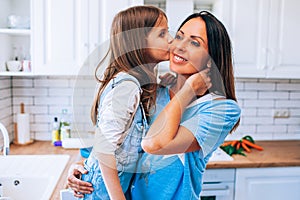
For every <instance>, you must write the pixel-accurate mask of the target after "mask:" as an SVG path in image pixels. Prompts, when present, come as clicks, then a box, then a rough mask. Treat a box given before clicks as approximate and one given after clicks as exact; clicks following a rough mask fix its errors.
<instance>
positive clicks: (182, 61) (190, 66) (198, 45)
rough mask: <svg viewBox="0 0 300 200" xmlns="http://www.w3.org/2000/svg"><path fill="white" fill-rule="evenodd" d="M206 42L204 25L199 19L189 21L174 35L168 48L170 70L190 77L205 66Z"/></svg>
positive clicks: (206, 59) (206, 55)
mask: <svg viewBox="0 0 300 200" xmlns="http://www.w3.org/2000/svg"><path fill="white" fill-rule="evenodd" d="M208 58H209V56H208V41H207V34H206V25H205V22H204V21H203V19H201V18H200V17H197V18H193V19H190V20H189V21H187V22H186V23H185V24H184V25H183V26H182V27H181V28H180V30H179V31H178V32H177V33H176V36H175V38H174V41H173V42H172V44H171V47H170V69H171V71H173V72H175V73H177V74H181V75H191V74H194V73H196V72H199V71H201V70H202V69H204V68H205V67H206V66H207V61H208Z"/></svg>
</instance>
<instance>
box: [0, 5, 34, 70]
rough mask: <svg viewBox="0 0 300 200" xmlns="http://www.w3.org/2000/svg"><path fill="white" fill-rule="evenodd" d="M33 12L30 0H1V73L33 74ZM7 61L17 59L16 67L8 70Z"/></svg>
mask: <svg viewBox="0 0 300 200" xmlns="http://www.w3.org/2000/svg"><path fill="white" fill-rule="evenodd" d="M31 14H32V4H31V1H30V0H1V1H0V44H1V45H0V75H9V76H11V75H25V74H27V75H28V74H29V75H30V74H32V71H31V70H30V65H29V63H30V59H31V56H32V51H31V49H32V48H31V46H32V43H31V41H32V34H31V33H32V31H31V23H30V18H31V17H32V16H31ZM9 19H10V20H9ZM7 61H17V63H16V64H17V65H16V67H15V69H13V68H10V70H11V71H7V70H9V69H7V65H6V63H7Z"/></svg>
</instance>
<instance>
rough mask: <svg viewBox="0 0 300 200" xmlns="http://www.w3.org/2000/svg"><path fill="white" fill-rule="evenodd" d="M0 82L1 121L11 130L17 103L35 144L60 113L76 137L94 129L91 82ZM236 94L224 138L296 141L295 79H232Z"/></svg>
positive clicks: (299, 127) (299, 95) (298, 91)
mask: <svg viewBox="0 0 300 200" xmlns="http://www.w3.org/2000/svg"><path fill="white" fill-rule="evenodd" d="M0 81H1V84H0V94H1V96H0V107H1V114H0V120H1V121H5V123H6V124H8V127H9V129H10V130H11V131H12V121H13V120H15V117H14V118H12V115H11V114H10V112H11V110H12V109H11V108H13V111H12V112H13V113H14V116H15V114H16V113H18V112H19V109H20V106H19V104H20V103H21V102H24V103H25V111H26V112H28V113H30V115H31V117H30V120H31V132H32V133H31V134H32V137H34V138H35V139H37V140H50V139H51V127H52V121H53V118H54V117H55V116H57V117H59V116H60V113H61V110H62V109H63V108H67V109H68V110H69V112H71V113H75V114H74V115H73V118H72V119H73V120H75V123H73V124H75V125H76V126H75V127H74V130H73V134H74V135H75V136H77V135H78V134H80V135H82V134H85V133H87V132H89V131H92V130H93V128H92V125H91V122H90V118H89V114H90V105H91V103H92V99H93V94H94V91H95V84H96V83H95V82H94V81H93V78H91V77H85V78H80V79H77V78H76V77H34V78H33V77H29V78H28V77H26V78H24V77H14V78H13V79H12V83H11V82H10V78H2V79H0ZM11 86H12V90H11ZM74 88H75V89H74ZM236 93H237V97H238V101H239V105H240V106H241V109H242V116H241V124H240V126H239V128H238V129H237V130H236V131H235V132H234V133H232V134H231V135H229V136H228V139H240V138H241V137H242V136H243V135H246V134H251V135H252V136H253V137H254V139H256V140H275V139H280V140H287V139H300V81H299V80H276V79H266V80H265V79H237V80H236ZM11 96H13V98H12V100H11ZM11 102H12V104H11ZM11 105H12V106H11ZM274 109H286V110H288V111H289V112H290V117H289V118H273V116H272V114H273V110H274ZM2 113H3V114H2Z"/></svg>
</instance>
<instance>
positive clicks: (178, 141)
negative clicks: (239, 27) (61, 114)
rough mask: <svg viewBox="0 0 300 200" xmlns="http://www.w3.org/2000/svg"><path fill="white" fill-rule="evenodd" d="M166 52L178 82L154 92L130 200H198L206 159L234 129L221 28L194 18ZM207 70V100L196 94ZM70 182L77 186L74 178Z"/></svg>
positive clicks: (236, 112) (204, 15) (205, 17)
mask: <svg viewBox="0 0 300 200" xmlns="http://www.w3.org/2000/svg"><path fill="white" fill-rule="evenodd" d="M170 52H171V53H170V68H171V70H172V71H174V72H176V73H177V74H178V77H177V82H176V84H175V85H174V86H172V87H171V88H170V90H169V88H161V89H159V91H158V94H157V102H156V111H155V113H154V114H153V115H152V116H151V118H152V120H151V122H153V123H152V125H151V127H150V130H149V131H148V133H147V136H146V137H145V138H144V139H143V141H142V147H143V149H144V150H145V151H146V152H147V153H145V154H144V155H143V156H142V158H141V160H140V161H139V164H140V165H139V170H140V172H141V173H138V174H136V177H135V179H134V181H133V184H132V186H133V187H132V190H131V197H132V199H164V200H165V199H199V194H200V192H201V182H202V175H203V173H204V170H205V167H206V164H207V162H208V160H209V158H210V156H211V155H212V153H213V151H214V150H215V149H216V148H217V147H218V146H219V145H220V144H221V143H223V141H224V139H225V137H226V136H227V134H228V133H229V132H231V131H232V130H234V129H235V128H236V127H237V126H238V122H239V117H240V109H239V107H238V105H237V103H236V97H235V90H234V77H233V66H232V58H231V43H230V39H229V37H228V34H227V31H226V29H225V28H224V26H223V25H222V23H221V22H220V21H218V20H217V19H216V18H215V17H214V16H213V15H212V14H210V13H208V12H205V11H204V12H200V13H196V14H192V15H191V16H189V17H188V18H187V19H186V20H185V21H184V22H183V23H182V24H181V26H180V28H179V30H178V32H177V34H176V37H175V39H174V41H173V43H172V44H171V49H170ZM209 55H210V57H209ZM207 67H209V68H211V70H210V73H211V83H212V86H211V88H210V90H209V91H207V92H206V93H205V94H203V92H202V90H203V88H200V89H201V90H200V93H198V90H197V88H198V87H199V85H201V84H197V82H196V81H197V80H199V81H200V82H201V81H202V79H199V73H196V72H198V71H199V70H202V69H205V68H207ZM202 75H203V74H202ZM186 79H187V81H186ZM207 87H208V88H209V87H210V85H209V82H208V85H207ZM191 101H192V102H191ZM149 153H151V154H149ZM153 154H157V155H153ZM174 154H177V155H174ZM166 155H167V156H166ZM77 167H78V166H77ZM77 173H78V171H77ZM73 174H76V173H73ZM73 178H74V177H73ZM69 180H70V182H72V183H75V182H74V181H73V180H75V179H72V175H70V176H69ZM80 184H82V185H83V184H85V185H86V186H87V183H82V182H81V183H80ZM76 187H78V188H77V189H79V191H81V192H85V191H88V190H89V187H81V186H78V185H77V186H76ZM76 187H74V185H73V186H72V188H76Z"/></svg>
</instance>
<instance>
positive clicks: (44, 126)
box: [12, 77, 95, 140]
mask: <svg viewBox="0 0 300 200" xmlns="http://www.w3.org/2000/svg"><path fill="white" fill-rule="evenodd" d="M78 82H79V81H78V80H77V78H76V77H35V78H31V77H30V78H24V77H14V78H13V81H12V85H13V89H12V91H13V113H14V120H15V119H16V114H17V113H18V112H19V110H20V103H21V102H23V103H24V104H25V112H27V113H30V123H31V124H30V125H31V126H30V128H31V136H32V137H33V138H35V139H36V140H51V130H52V122H53V120H54V117H58V118H60V116H61V111H62V109H68V113H69V114H70V120H71V121H72V122H73V123H72V124H73V131H72V134H73V135H74V136H78V134H80V135H81V134H85V133H87V132H90V131H93V128H92V125H91V122H90V120H89V109H90V102H92V98H93V93H91V92H94V89H93V88H94V87H95V83H94V82H93V81H90V80H89V79H86V80H81V81H80V82H79V83H78ZM82 83H84V84H82ZM82 85H83V86H82ZM75 86H76V87H75ZM74 88H75V89H74ZM91 88H92V90H91ZM87 90H89V91H90V92H86V91H87ZM78 91H80V92H78ZM74 92H75V94H74ZM83 93H84V94H83ZM73 97H75V98H73ZM74 99H75V100H74ZM74 111H75V112H74ZM74 113H76V114H75V115H73V114H74ZM75 124H76V126H74V125H75Z"/></svg>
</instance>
